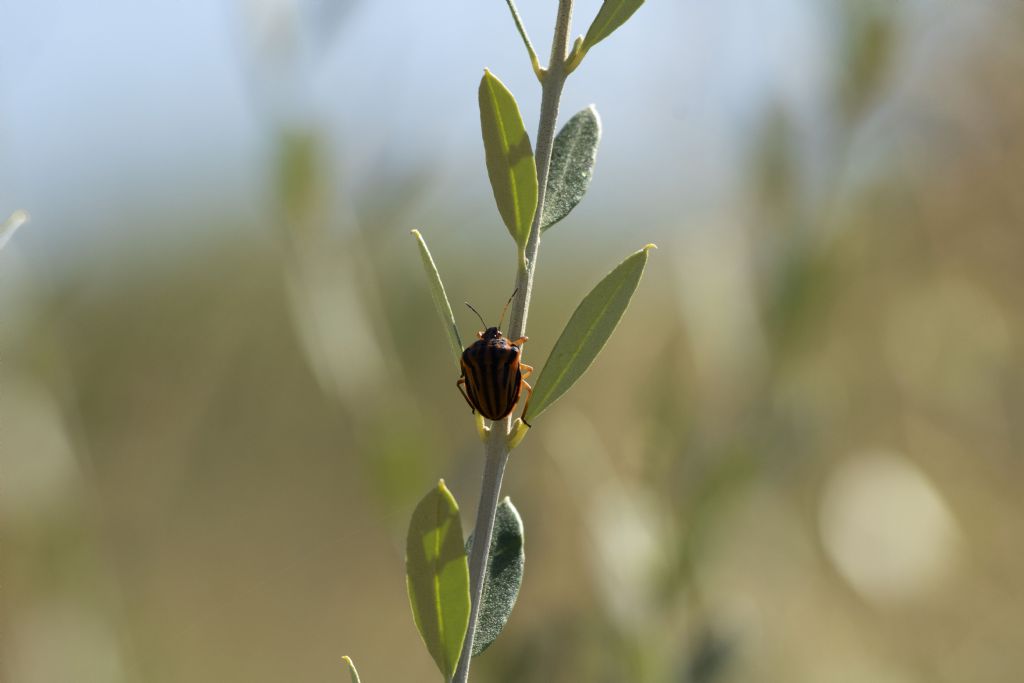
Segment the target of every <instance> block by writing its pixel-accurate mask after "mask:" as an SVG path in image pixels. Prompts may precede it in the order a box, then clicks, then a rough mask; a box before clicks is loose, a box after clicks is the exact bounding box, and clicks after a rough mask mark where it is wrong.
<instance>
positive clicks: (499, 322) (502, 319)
mask: <svg viewBox="0 0 1024 683" xmlns="http://www.w3.org/2000/svg"><path fill="white" fill-rule="evenodd" d="M518 291H519V288H518V287H516V289H515V291H514V292H512V296H510V297H509V298H508V301H506V302H505V308H503V309H501V317H500V318H498V329H499V330H500V329H501V323H502V321H504V320H505V313H506V312H507V311H508V305H509V304H510V303H512V299H514V298H516V292H518Z"/></svg>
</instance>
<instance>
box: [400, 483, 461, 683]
mask: <svg viewBox="0 0 1024 683" xmlns="http://www.w3.org/2000/svg"><path fill="white" fill-rule="evenodd" d="M405 574H406V586H407V588H408V590H409V604H410V605H411V606H412V614H413V619H414V620H415V621H416V628H417V629H419V632H420V636H421V637H422V638H423V642H424V644H425V645H426V646H427V651H428V652H430V656H431V657H433V658H434V662H435V663H436V664H437V668H438V669H439V670H440V671H441V675H443V676H444V677H445V679H446V680H447V679H451V677H452V675H453V674H454V673H455V667H456V665H457V664H458V662H459V655H460V653H461V651H462V642H463V640H464V639H465V637H466V630H467V629H468V627H469V564H468V563H467V561H466V554H465V552H464V551H463V545H462V523H461V521H460V519H459V506H458V505H457V504H456V502H455V498H454V497H453V496H452V494H451V492H450V491H449V490H448V489H447V487H445V485H444V480H443V479H442V480H441V481H440V482H439V483H438V485H437V487H435V488H434V489H432V490H431V491H430V492H429V493H428V494H427V495H426V496H424V498H423V500H421V501H420V503H419V505H417V506H416V509H415V510H414V511H413V513H412V519H411V520H410V521H409V535H408V538H407V540H406V551H405Z"/></svg>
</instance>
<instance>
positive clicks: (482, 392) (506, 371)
mask: <svg viewBox="0 0 1024 683" xmlns="http://www.w3.org/2000/svg"><path fill="white" fill-rule="evenodd" d="M516 291H518V290H516ZM515 295H516V293H515V292H512V296H511V297H509V300H508V303H506V304H505V308H504V309H503V310H502V312H501V318H499V319H498V325H497V326H496V327H487V323H485V322H484V319H483V316H481V315H480V313H478V312H477V310H476V309H475V308H473V307H472V306H470V305H469V304H468V303H467V304H466V305H467V306H469V310H471V311H473V312H474V313H476V316H477V317H478V318H480V322H481V323H483V326H484V329H483V330H482V331H480V332H477V333H476V336H477V337H478V339H477V340H476V341H475V342H473V343H472V344H470V345H469V346H468V347H466V350H465V351H463V352H462V361H461V365H462V377H461V378H460V379H459V381H458V382H456V383H455V386H456V387H458V389H459V391H460V392H462V396H463V397H464V398H465V399H466V403H468V404H469V407H470V408H472V409H473V412H474V413H476V412H479V413H480V414H481V415H483V416H484V417H486V418H487V419H488V420H502V419H504V418H506V417H508V416H509V415H510V414H511V413H512V411H513V410H515V407H516V404H517V403H518V402H519V395H520V394H521V393H522V390H523V389H524V388H525V389H526V391H527V396H526V402H525V403H524V404H523V412H522V415H523V416H525V415H526V409H527V408H529V406H530V397H531V396H533V387H531V386H530V385H529V384H527V382H526V378H527V377H529V376H530V373H532V372H533V368H532V367H531V366H529V365H527V364H526V363H521V362H519V357H520V355H522V352H523V351H522V348H521V347H522V345H523V344H525V343H526V340H527V339H528V337H520V338H519V339H516V340H514V341H509V340H508V339H506V338H505V337H504V336H502V334H501V330H500V329H498V328H499V327H501V323H502V321H503V320H504V319H505V312H506V311H507V310H508V305H509V303H512V297H515ZM463 387H465V388H463ZM523 424H525V425H526V426H527V427H529V426H530V423H529V422H527V421H526V420H523Z"/></svg>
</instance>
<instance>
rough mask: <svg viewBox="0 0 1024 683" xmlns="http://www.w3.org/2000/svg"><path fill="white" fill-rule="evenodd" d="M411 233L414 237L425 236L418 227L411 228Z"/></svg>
mask: <svg viewBox="0 0 1024 683" xmlns="http://www.w3.org/2000/svg"><path fill="white" fill-rule="evenodd" d="M409 234H410V235H412V236H413V237H415V238H416V239H421V238H422V237H423V235H421V234H420V231H419V230H417V229H416V228H413V229H412V230H410V231H409Z"/></svg>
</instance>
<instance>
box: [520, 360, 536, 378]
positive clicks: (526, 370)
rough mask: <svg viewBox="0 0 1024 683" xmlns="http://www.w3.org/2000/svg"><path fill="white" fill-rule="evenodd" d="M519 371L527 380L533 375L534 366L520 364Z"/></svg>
mask: <svg viewBox="0 0 1024 683" xmlns="http://www.w3.org/2000/svg"><path fill="white" fill-rule="evenodd" d="M519 371H520V372H521V373H523V376H522V379H526V378H527V377H529V376H530V375H532V374H533V366H532V365H527V364H526V363H520V364H519Z"/></svg>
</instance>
